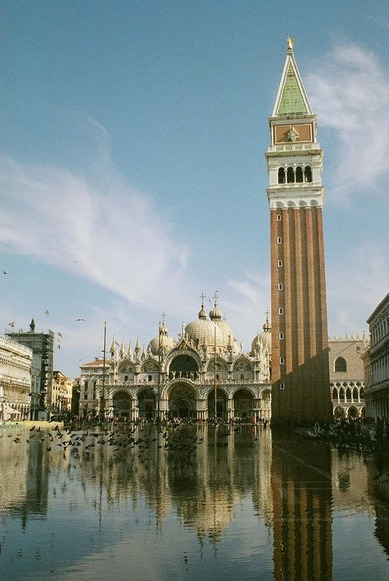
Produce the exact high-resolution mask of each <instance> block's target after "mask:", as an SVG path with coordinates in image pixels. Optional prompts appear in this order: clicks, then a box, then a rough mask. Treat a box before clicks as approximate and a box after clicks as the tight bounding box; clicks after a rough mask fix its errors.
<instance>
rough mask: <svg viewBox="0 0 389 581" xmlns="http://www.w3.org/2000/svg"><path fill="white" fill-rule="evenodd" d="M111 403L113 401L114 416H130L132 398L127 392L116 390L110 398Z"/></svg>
mask: <svg viewBox="0 0 389 581" xmlns="http://www.w3.org/2000/svg"><path fill="white" fill-rule="evenodd" d="M112 403H113V413H114V415H115V416H116V417H126V418H128V417H129V416H130V411H131V407H132V400H131V397H130V396H129V394H128V393H127V392H125V391H118V392H116V393H115V394H114V396H113V398H112Z"/></svg>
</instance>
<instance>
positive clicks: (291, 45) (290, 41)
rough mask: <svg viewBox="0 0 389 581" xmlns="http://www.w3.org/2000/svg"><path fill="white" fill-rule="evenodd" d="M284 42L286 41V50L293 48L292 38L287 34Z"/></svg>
mask: <svg viewBox="0 0 389 581" xmlns="http://www.w3.org/2000/svg"><path fill="white" fill-rule="evenodd" d="M286 42H287V43H288V50H293V47H294V38H292V37H291V36H288V38H287V40H286Z"/></svg>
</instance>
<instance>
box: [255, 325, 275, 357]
mask: <svg viewBox="0 0 389 581" xmlns="http://www.w3.org/2000/svg"><path fill="white" fill-rule="evenodd" d="M257 349H264V350H265V351H267V352H268V353H271V325H270V323H269V321H268V320H266V323H265V324H264V325H263V331H262V333H258V334H257V336H256V337H255V338H254V340H253V342H252V343H251V352H252V353H254V351H256V350H257Z"/></svg>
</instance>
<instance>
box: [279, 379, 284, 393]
mask: <svg viewBox="0 0 389 581" xmlns="http://www.w3.org/2000/svg"><path fill="white" fill-rule="evenodd" d="M284 389H285V382H284V381H280V390H281V391H284Z"/></svg>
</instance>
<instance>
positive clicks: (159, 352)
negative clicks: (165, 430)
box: [157, 321, 162, 423]
mask: <svg viewBox="0 0 389 581" xmlns="http://www.w3.org/2000/svg"><path fill="white" fill-rule="evenodd" d="M161 333H162V327H161V321H159V323H158V393H157V423H159V420H160V417H159V415H160V398H161Z"/></svg>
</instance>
